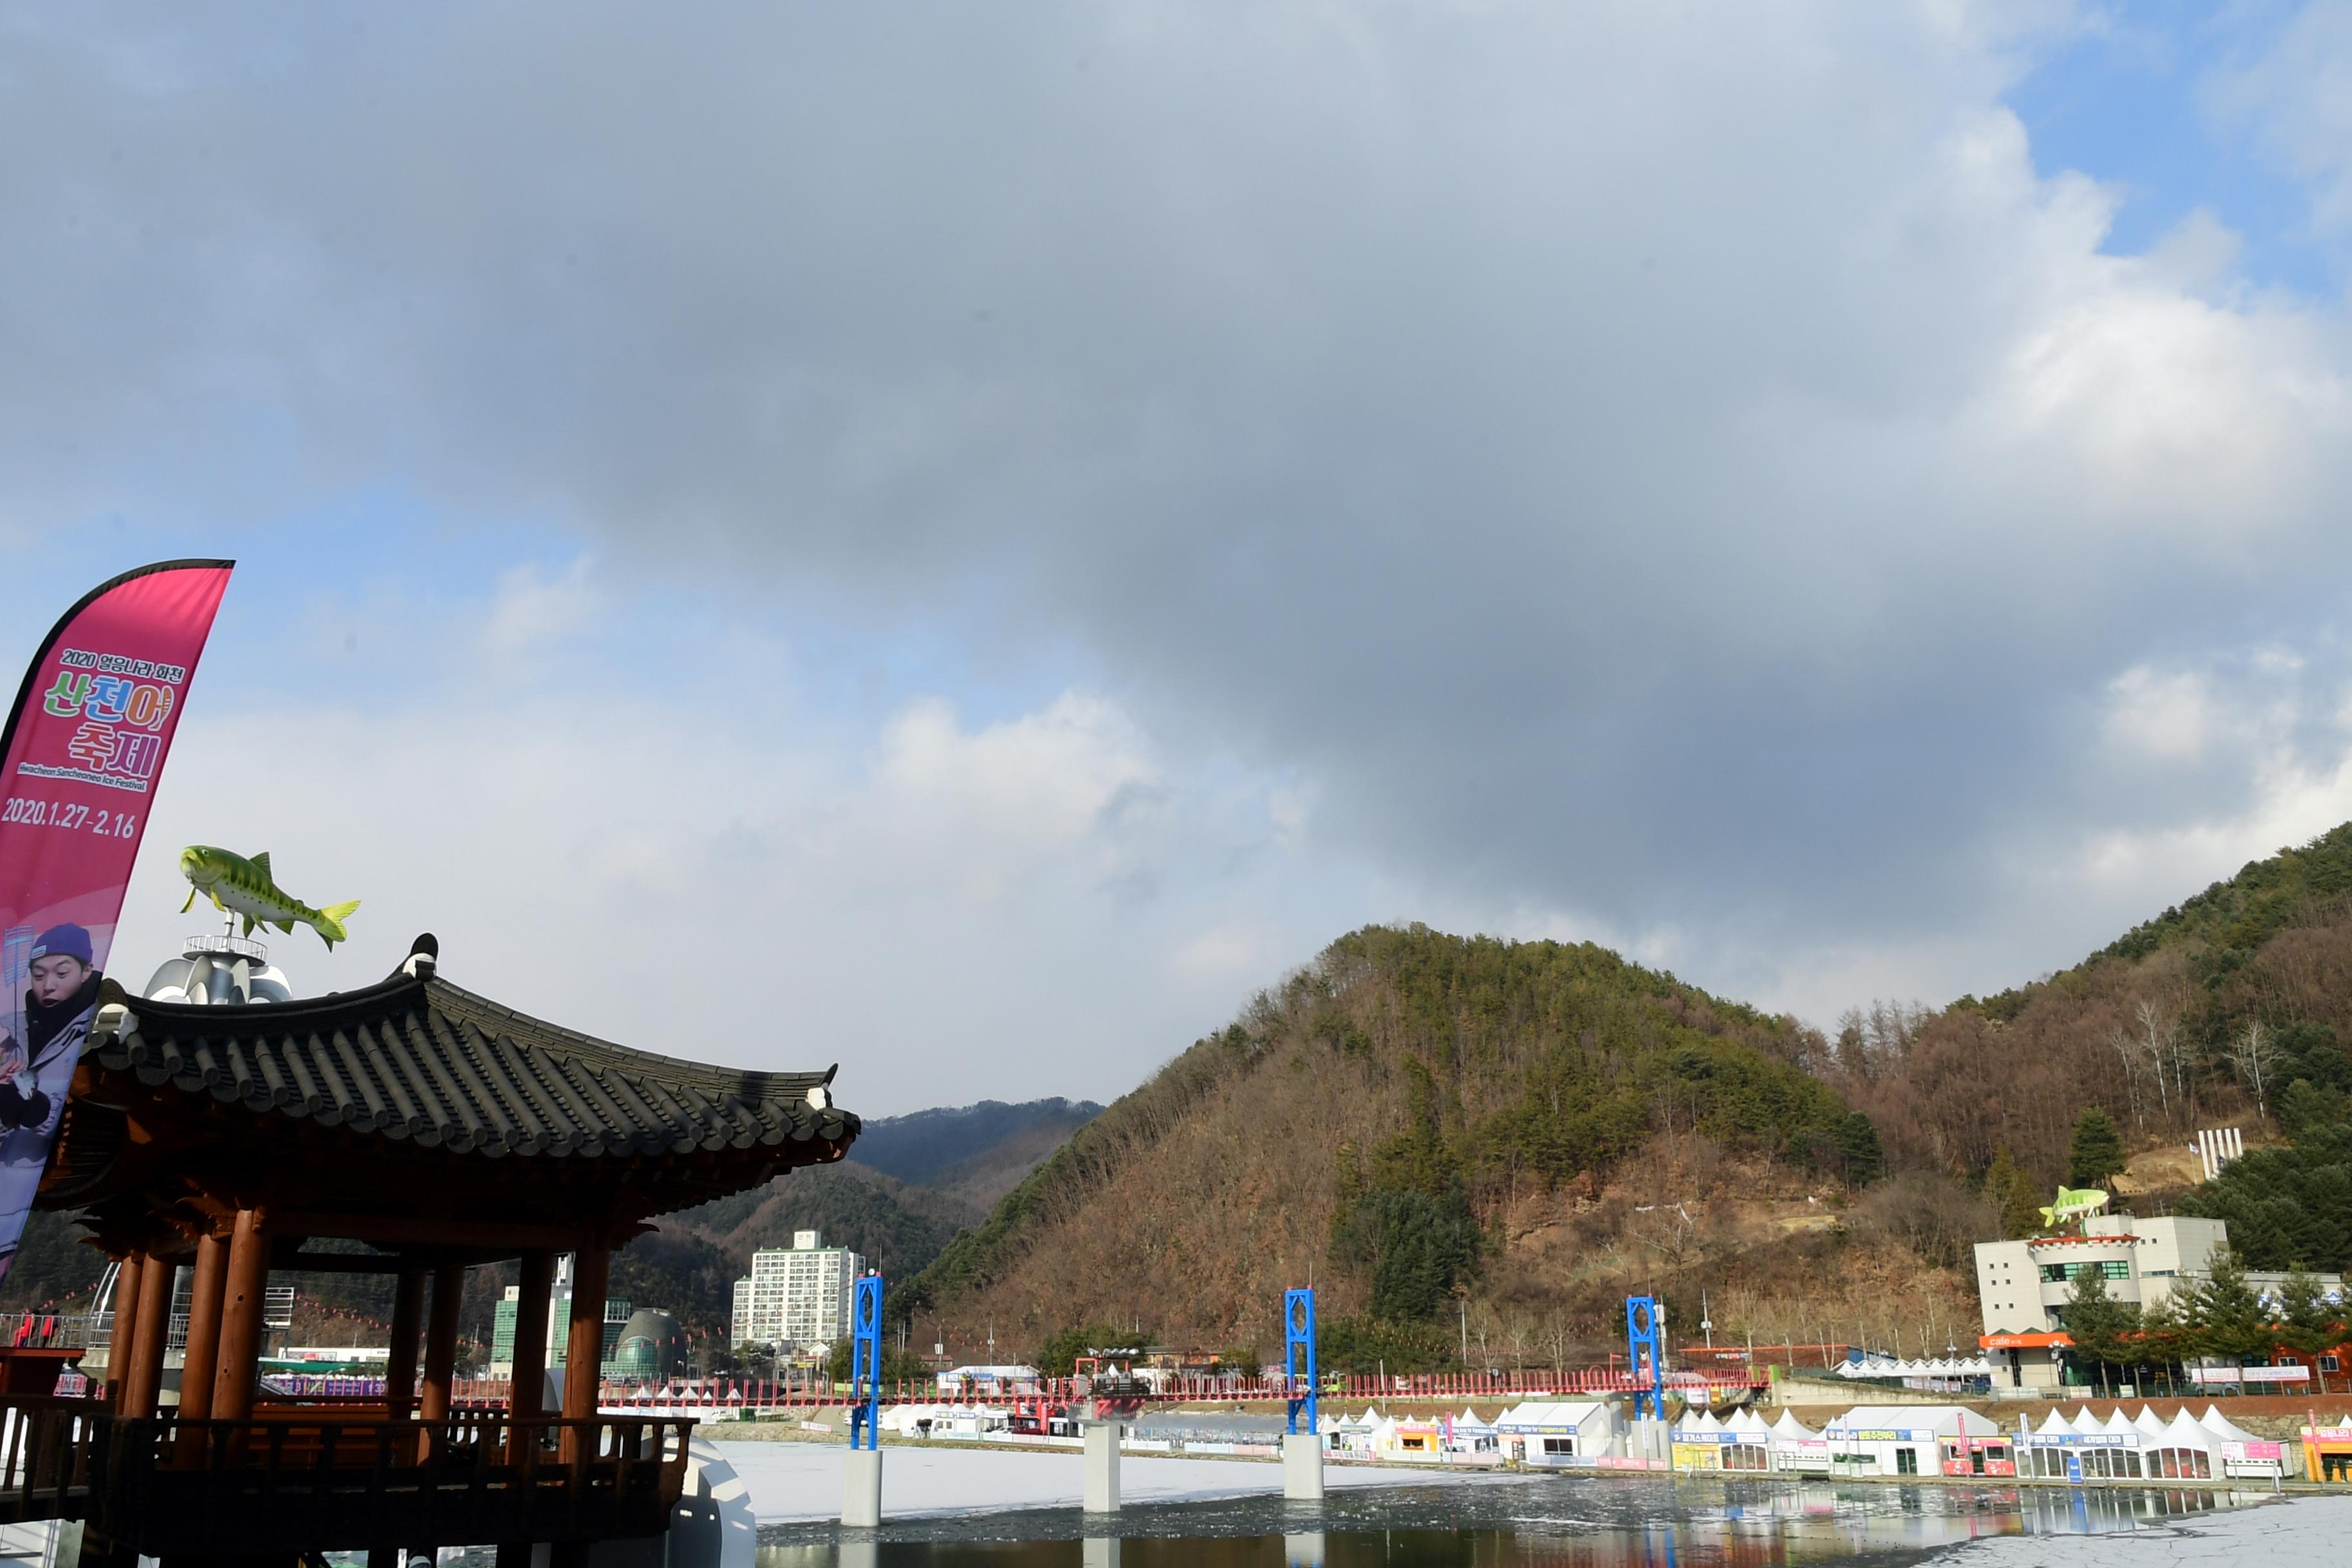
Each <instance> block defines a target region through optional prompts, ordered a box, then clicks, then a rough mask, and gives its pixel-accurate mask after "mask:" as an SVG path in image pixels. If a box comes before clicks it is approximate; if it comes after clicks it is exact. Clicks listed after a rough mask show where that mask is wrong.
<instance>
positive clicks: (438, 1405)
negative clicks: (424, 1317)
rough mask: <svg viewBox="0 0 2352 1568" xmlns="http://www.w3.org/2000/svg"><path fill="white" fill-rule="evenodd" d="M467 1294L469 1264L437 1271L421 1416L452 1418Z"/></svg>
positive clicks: (447, 1265) (450, 1265)
mask: <svg viewBox="0 0 2352 1568" xmlns="http://www.w3.org/2000/svg"><path fill="white" fill-rule="evenodd" d="M465 1294H466V1266H465V1265H464V1264H462V1263H445V1264H443V1265H442V1266H441V1267H440V1268H436V1269H435V1270H434V1271H433V1316H432V1318H431V1320H430V1321H427V1322H426V1323H425V1394H424V1398H423V1400H422V1401H421V1402H420V1403H419V1405H418V1406H417V1412H416V1414H417V1415H418V1416H419V1417H420V1418H421V1419H424V1420H426V1421H446V1420H447V1419H448V1417H449V1393H450V1384H451V1382H452V1380H454V1379H455V1377H456V1376H457V1308H458V1306H459V1304H460V1303H461V1302H462V1301H463V1300H464V1299H465Z"/></svg>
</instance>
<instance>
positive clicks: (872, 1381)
mask: <svg viewBox="0 0 2352 1568" xmlns="http://www.w3.org/2000/svg"><path fill="white" fill-rule="evenodd" d="M849 1325H850V1332H849V1397H850V1399H851V1401H852V1403H851V1405H850V1406H849V1446H850V1447H853V1448H855V1447H859V1446H860V1445H859V1443H858V1440H857V1439H858V1436H859V1432H860V1428H863V1429H864V1436H865V1438H866V1441H865V1444H864V1445H863V1446H864V1447H867V1448H879V1447H881V1446H882V1276H880V1275H879V1274H865V1275H860V1276H859V1277H858V1280H857V1294H856V1297H855V1298H854V1299H853V1300H852V1302H851V1304H850V1310H849Z"/></svg>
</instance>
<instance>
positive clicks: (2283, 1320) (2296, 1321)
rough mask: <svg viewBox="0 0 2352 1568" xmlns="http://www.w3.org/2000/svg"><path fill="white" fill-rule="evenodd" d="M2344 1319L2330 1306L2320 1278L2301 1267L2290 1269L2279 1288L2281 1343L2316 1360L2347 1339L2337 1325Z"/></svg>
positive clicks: (2279, 1333) (2279, 1337)
mask: <svg viewBox="0 0 2352 1568" xmlns="http://www.w3.org/2000/svg"><path fill="white" fill-rule="evenodd" d="M2341 1316H2342V1314H2341V1313H2339V1312H2338V1311H2337V1310H2336V1309H2335V1308H2334V1307H2332V1306H2330V1305H2329V1304H2328V1301H2327V1296H2326V1292H2324V1291H2322V1290H2321V1289H2320V1288H2319V1278H2318V1276H2316V1275H2315V1274H2313V1273H2312V1272H2311V1270H2309V1269H2307V1268H2304V1267H2303V1266H2302V1265H2301V1264H2297V1265H2296V1266H2295V1267H2294V1268H2292V1269H2290V1270H2288V1272H2287V1277H2286V1279H2285V1282H2284V1283H2283V1284H2282V1285H2280V1287H2279V1313H2278V1317H2279V1326H2278V1341H2279V1343H2281V1344H2283V1345H2284V1346H2286V1348H2287V1349H2289V1350H2291V1351H2297V1352H2301V1353H2303V1354H2305V1355H2307V1356H2311V1357H2314V1358H2316V1357H2317V1356H2318V1355H2319V1354H2320V1353H2321V1352H2325V1351H2331V1350H2334V1349H2335V1348H2336V1342H2337V1341H2339V1340H2341V1339H2342V1338H2343V1331H2342V1330H2340V1329H2339V1328H2338V1327H2337V1326H2336V1323H2337V1320H2338V1319H2339V1318H2340V1317H2341Z"/></svg>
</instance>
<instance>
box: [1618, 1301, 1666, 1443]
mask: <svg viewBox="0 0 2352 1568" xmlns="http://www.w3.org/2000/svg"><path fill="white" fill-rule="evenodd" d="M1665 1344H1666V1328H1665V1324H1664V1321H1662V1314H1661V1313H1660V1311H1659V1310H1658V1299H1657V1298H1656V1297H1655V1296H1628V1297H1626V1298H1625V1370H1626V1371H1627V1372H1628V1373H1632V1374H1633V1414H1634V1415H1651V1416H1663V1415H1665V1413H1666V1411H1665V1395H1664V1385H1665V1381H1666V1379H1665V1364H1666V1363H1665V1355H1664V1352H1665Z"/></svg>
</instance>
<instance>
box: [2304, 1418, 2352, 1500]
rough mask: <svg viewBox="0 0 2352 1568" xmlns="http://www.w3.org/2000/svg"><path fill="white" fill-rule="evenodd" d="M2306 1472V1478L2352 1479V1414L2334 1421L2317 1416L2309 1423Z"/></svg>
mask: <svg viewBox="0 0 2352 1568" xmlns="http://www.w3.org/2000/svg"><path fill="white" fill-rule="evenodd" d="M2303 1474H2304V1479H2306V1480H2314V1481H2326V1482H2329V1483H2341V1482H2345V1481H2352V1414H2347V1415H2338V1416H2337V1417H2336V1419H2335V1420H2334V1421H2332V1422H2331V1421H2324V1420H2320V1419H2318V1418H2316V1417H2315V1418H2314V1419H2313V1420H2312V1421H2311V1422H2310V1423H2309V1424H2307V1425H2306V1426H2305V1427H2304V1428H2303Z"/></svg>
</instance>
